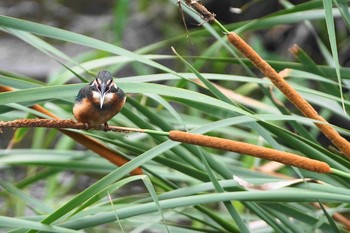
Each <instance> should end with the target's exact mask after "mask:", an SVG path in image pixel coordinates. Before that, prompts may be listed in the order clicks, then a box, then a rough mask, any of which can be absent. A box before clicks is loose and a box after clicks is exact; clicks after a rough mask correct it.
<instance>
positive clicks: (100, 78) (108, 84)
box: [91, 71, 117, 109]
mask: <svg viewBox="0 0 350 233" xmlns="http://www.w3.org/2000/svg"><path fill="white" fill-rule="evenodd" d="M91 86H92V87H94V89H95V91H93V97H94V98H99V102H100V108H101V109H102V107H103V103H104V101H105V97H106V95H107V94H108V93H109V92H110V91H111V89H112V88H117V87H116V85H115V83H114V81H113V77H112V74H111V73H110V72H108V71H100V72H98V74H97V76H96V79H95V80H94V81H93V82H92V83H91Z"/></svg>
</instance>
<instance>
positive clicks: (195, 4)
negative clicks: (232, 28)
mask: <svg viewBox="0 0 350 233" xmlns="http://www.w3.org/2000/svg"><path fill="white" fill-rule="evenodd" d="M185 2H186V4H187V5H189V6H190V7H191V8H193V9H194V10H195V11H196V12H197V13H198V14H199V15H200V16H201V17H202V18H203V19H204V20H205V21H206V22H210V21H213V20H215V14H214V13H212V12H210V11H208V9H207V8H206V7H205V6H203V4H202V3H201V1H197V0H185Z"/></svg>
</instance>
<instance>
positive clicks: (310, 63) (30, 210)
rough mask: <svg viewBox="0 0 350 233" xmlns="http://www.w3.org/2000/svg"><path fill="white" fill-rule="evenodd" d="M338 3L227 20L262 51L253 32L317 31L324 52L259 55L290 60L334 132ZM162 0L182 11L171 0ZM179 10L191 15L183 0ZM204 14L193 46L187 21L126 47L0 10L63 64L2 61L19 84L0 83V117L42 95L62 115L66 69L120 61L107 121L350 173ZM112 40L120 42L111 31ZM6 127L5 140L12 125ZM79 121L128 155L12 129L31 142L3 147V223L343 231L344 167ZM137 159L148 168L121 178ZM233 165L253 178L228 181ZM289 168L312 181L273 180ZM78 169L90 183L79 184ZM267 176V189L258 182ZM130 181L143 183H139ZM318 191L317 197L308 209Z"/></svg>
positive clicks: (341, 111)
mask: <svg viewBox="0 0 350 233" xmlns="http://www.w3.org/2000/svg"><path fill="white" fill-rule="evenodd" d="M334 2H335V4H334V5H333V6H332V5H331V4H330V3H329V1H320V0H315V1H308V2H307V3H304V4H299V5H297V6H293V5H291V4H289V3H288V2H287V1H283V3H284V4H283V5H284V6H285V7H286V9H283V10H280V11H278V12H275V13H273V14H270V15H267V16H265V17H262V18H260V19H254V20H248V21H244V22H239V23H232V24H230V25H225V27H226V28H228V29H230V30H235V31H237V32H239V33H240V34H241V35H242V37H243V38H246V39H247V41H248V43H249V41H253V40H254V41H258V42H259V43H258V44H260V45H259V46H260V47H259V51H260V50H262V51H261V52H262V53H265V54H267V53H270V51H263V50H264V46H262V45H263V44H264V43H263V42H264V41H262V40H261V37H260V36H259V33H258V32H262V31H263V32H265V31H267V32H268V31H269V30H270V29H271V28H279V27H280V28H282V27H284V26H285V25H289V26H290V27H293V26H296V25H303V24H305V25H306V27H307V28H308V30H311V31H312V33H313V34H312V33H310V35H313V36H315V40H316V41H317V43H315V45H314V48H313V49H316V50H318V51H319V54H321V55H320V57H317V59H316V58H315V57H314V54H313V53H312V52H311V51H309V50H308V49H307V48H303V45H299V46H300V47H301V50H300V53H299V54H297V56H296V60H297V61H291V60H288V59H287V58H285V59H284V56H283V55H281V54H278V53H276V54H272V55H271V56H269V58H270V59H276V60H269V61H268V62H269V63H270V64H271V65H272V66H273V67H274V68H276V70H277V71H282V70H283V69H285V68H289V69H291V70H289V71H288V75H287V76H286V78H287V81H288V82H289V83H290V84H291V85H293V86H294V87H295V88H296V90H297V91H299V92H300V93H301V94H302V95H303V96H304V97H305V99H307V100H308V101H309V102H310V103H311V104H313V105H314V106H316V108H317V109H318V110H319V112H320V113H321V115H322V116H324V117H325V118H326V119H329V120H330V122H331V123H332V124H333V125H334V126H335V127H336V129H337V130H338V131H339V132H340V133H341V134H342V135H344V136H347V137H349V136H350V132H349V129H347V128H346V127H345V126H346V125H348V124H349V122H350V118H349V114H348V109H349V105H350V102H349V98H348V91H349V85H350V83H349V81H348V79H350V69H349V68H346V67H342V64H340V63H339V59H338V56H339V54H340V53H338V52H337V49H338V50H341V49H344V48H343V46H344V43H345V42H346V38H344V39H343V40H344V41H341V38H340V39H339V38H338V37H337V36H338V35H337V33H338V32H337V30H335V29H336V28H335V25H334V22H335V21H337V22H339V23H343V24H345V25H346V26H347V27H349V12H348V8H347V7H346V5H344V4H345V3H344V1H338V0H337V1H334ZM323 3H325V5H324V6H323ZM159 4H160V3H159ZM163 4H165V3H163ZM168 4H169V3H168ZM266 4H268V3H267V1H266ZM169 5H171V6H172V7H174V10H176V11H177V10H178V9H176V7H177V6H176V5H175V4H169ZM118 7H121V8H122V9H128V1H120V3H119V4H118V5H116V8H115V9H114V12H124V11H121V10H120V9H118ZM323 7H324V8H323ZM332 7H333V8H332ZM338 7H339V9H338ZM182 8H184V9H185V11H186V13H188V14H190V15H193V12H191V11H188V10H187V9H186V7H185V5H182ZM147 9H149V8H147ZM124 13H125V12H124ZM216 13H217V14H220V12H216ZM121 17H122V19H121V20H120V21H115V24H116V26H115V31H114V33H117V34H116V35H119V33H122V32H123V31H124V30H127V28H128V25H127V24H128V23H129V21H128V18H127V17H128V14H122V15H121ZM178 17H179V18H180V16H178ZM195 17H196V16H195ZM333 17H334V18H333ZM196 18H197V19H198V17H196ZM198 20H200V19H198ZM325 22H327V24H326V25H327V29H328V31H329V32H330V33H328V34H327V35H324V34H317V33H318V32H322V30H318V28H317V27H315V25H318V24H319V23H325ZM159 23H162V22H159ZM172 23H175V22H172ZM202 26H203V27H204V28H203V27H198V28H196V29H191V32H190V38H191V41H192V44H191V43H189V41H188V39H187V38H186V37H187V35H185V30H184V29H183V31H182V32H180V33H181V35H180V36H176V37H171V38H165V39H164V40H162V41H159V42H158V43H155V44H152V45H149V46H147V47H144V48H140V49H139V50H138V51H129V50H126V49H124V48H122V47H118V46H116V45H115V44H114V43H112V42H105V41H101V40H98V39H95V38H92V37H88V36H85V35H82V34H78V33H75V32H71V31H66V30H62V29H59V28H55V27H51V26H47V25H44V24H39V23H34V22H30V21H26V20H20V19H16V18H11V17H7V16H0V27H1V29H2V30H3V31H4V32H6V33H8V34H10V35H12V36H14V37H18V38H20V39H22V40H23V41H24V42H26V43H28V44H30V45H32V46H33V47H35V48H36V49H38V50H40V51H42V52H43V53H45V54H46V55H48V56H49V58H48V59H55V60H57V61H59V62H60V64H62V70H61V71H60V72H57V73H55V74H53V75H51V76H50V77H49V79H48V81H47V82H39V81H37V80H36V79H35V78H34V77H23V76H22V75H16V74H12V73H11V72H9V71H7V70H1V71H0V85H4V86H10V87H13V88H15V89H16V91H14V92H7V93H0V120H13V119H18V118H29V117H33V115H37V116H40V117H46V116H45V115H44V114H42V113H39V112H37V111H35V110H33V109H31V108H30V106H32V105H33V104H40V105H42V106H44V107H45V108H47V109H49V110H50V111H51V112H53V113H54V114H56V115H58V116H60V117H61V118H63V119H71V118H73V116H72V112H71V109H72V106H73V102H74V99H75V95H76V94H77V93H78V90H79V89H80V88H81V87H82V85H84V84H82V83H79V84H71V81H74V79H73V78H74V77H76V76H77V75H78V76H79V78H80V80H82V81H87V80H91V79H92V78H93V76H92V75H93V74H95V73H96V72H97V71H98V70H101V69H107V70H111V71H114V72H115V73H118V71H120V70H122V69H124V68H128V69H131V70H132V71H133V73H135V75H134V76H128V77H118V78H117V79H116V83H117V84H118V86H120V87H121V88H122V89H123V90H124V91H125V93H127V94H128V99H127V103H126V105H125V107H124V109H123V110H122V112H121V113H119V114H118V115H117V116H116V117H114V118H113V119H112V120H111V122H110V124H111V125H120V126H127V127H139V128H146V129H154V130H163V131H169V130H173V129H177V130H188V131H191V132H194V133H199V134H210V135H214V136H218V137H222V138H229V139H233V140H239V141H244V142H248V143H251V144H256V145H261V146H265V147H271V148H274V149H277V150H284V151H289V152H293V153H297V154H300V155H302V156H305V157H309V158H313V159H318V160H321V161H325V162H327V163H328V164H329V165H330V166H331V167H332V168H336V169H338V170H340V171H342V172H345V173H349V172H350V162H349V160H348V159H346V158H344V157H343V156H341V155H339V153H338V152H337V151H336V150H335V149H334V148H332V147H330V146H329V142H328V141H325V140H324V138H323V136H322V135H321V133H320V132H319V130H318V129H317V127H315V125H314V121H313V120H310V119H307V118H305V117H303V116H300V113H299V112H298V110H296V109H294V108H293V107H292V106H290V104H289V103H288V102H287V101H286V100H285V97H284V96H282V94H281V93H280V92H279V91H278V90H276V89H275V88H273V87H272V85H271V83H270V82H269V81H268V80H266V79H264V78H259V77H257V76H260V74H259V75H257V76H256V75H255V73H256V70H255V69H254V67H252V66H251V64H250V63H249V62H248V61H247V59H244V58H240V55H238V54H236V51H235V49H233V47H231V46H230V45H228V43H227V42H226V41H225V37H224V35H221V34H220V33H219V32H218V31H217V28H213V27H212V26H211V25H210V24H208V23H204V24H203V25H202ZM168 27H171V25H168ZM291 30H292V29H291ZM323 32H324V31H323ZM315 33H316V34H315ZM248 34H249V37H246V35H248ZM49 38H50V40H48V39H49ZM321 38H322V39H321ZM324 38H326V39H327V40H325V39H324ZM52 39H54V40H57V41H64V42H67V43H75V44H79V45H83V46H86V47H89V48H91V49H94V52H93V53H91V52H90V53H89V55H86V56H85V58H86V59H85V60H84V61H78V60H79V59H78V58H71V57H69V56H67V55H66V54H64V53H63V52H62V51H60V50H58V49H56V48H55V47H53V46H52V45H51V44H50V43H51V42H49V41H51V40H52ZM116 40H117V43H118V44H122V41H121V40H122V37H120V35H119V36H116ZM322 40H325V41H322ZM173 45H174V48H175V50H176V51H177V54H175V55H174V54H172V53H169V54H166V55H164V54H160V53H158V50H160V49H164V48H165V49H169V51H170V47H171V46H173ZM175 45H176V46H175ZM189 47H191V48H194V49H193V50H194V51H195V54H194V55H193V54H191V53H190V52H188V48H189ZM100 51H103V52H104V53H100ZM285 52H286V51H285ZM19 56H21V55H19ZM80 57H84V55H82V56H80ZM330 59H331V63H330V62H329V61H330ZM165 60H166V61H171V62H172V63H173V64H174V66H173V68H172V67H170V66H167V65H164V64H163V62H162V61H165ZM316 60H317V61H316ZM320 61H321V62H322V64H321V63H320ZM141 64H142V65H141ZM145 67H148V68H147V69H146V68H145ZM84 77H88V78H84ZM196 78H198V79H199V80H201V81H202V83H203V84H204V86H201V85H200V84H198V82H197V81H196ZM221 87H224V88H225V89H222V88H221ZM339 87H340V88H339ZM343 92H344V95H343V94H342V93H343ZM240 94H243V95H240ZM4 133H5V134H3V135H7V137H9V138H12V132H11V131H7V130H6V131H4ZM82 133H84V134H86V135H88V136H91V137H94V138H96V139H97V140H99V141H101V142H103V143H104V144H106V145H108V146H110V147H112V148H113V149H115V150H116V151H118V153H120V154H122V155H124V156H126V157H128V158H130V159H131V160H130V162H128V163H127V164H125V165H124V166H122V167H118V168H117V167H115V166H114V165H112V164H110V163H109V162H108V161H106V160H104V159H103V158H101V157H99V156H98V155H96V154H94V153H92V152H89V151H82V150H81V148H80V147H79V146H78V145H77V144H76V143H74V141H72V140H71V139H69V138H67V137H66V136H65V135H62V134H60V133H58V131H56V130H46V129H31V130H16V132H15V134H14V136H13V138H12V139H13V142H14V143H21V142H23V143H25V142H24V141H26V142H27V144H28V142H29V146H28V145H27V146H25V148H26V149H20V148H17V147H16V146H15V148H13V149H9V150H1V151H0V166H1V177H2V178H1V179H0V186H1V187H2V189H0V191H1V198H0V206H2V207H4V208H0V215H1V216H0V231H8V232H26V231H30V232H36V231H46V232H78V231H79V230H84V232H101V231H103V232H116V229H117V231H122V230H123V231H124V232H131V231H132V232H142V231H143V230H145V229H154V230H159V231H161V232H167V231H168V232H314V231H315V230H319V231H322V232H345V231H346V230H345V227H344V226H343V225H342V224H341V223H339V222H335V221H334V220H333V219H332V214H333V213H335V212H340V213H346V212H348V211H349V203H350V191H349V188H350V182H349V180H348V179H346V178H343V177H338V176H336V175H327V174H317V173H312V172H308V171H304V170H301V169H296V168H292V167H288V166H281V167H279V168H277V169H276V170H274V169H272V168H271V169H266V168H265V169H262V170H257V169H254V168H259V167H261V166H263V165H269V163H268V161H263V160H261V159H256V158H249V157H247V156H246V155H241V154H235V153H229V152H226V151H218V150H213V149H208V148H201V147H197V146H193V145H186V144H181V143H178V142H174V141H171V140H169V139H168V138H167V137H165V136H160V135H145V134H140V133H128V134H114V133H109V132H108V133H107V132H95V131H87V132H84V131H82ZM3 135H0V137H1V138H0V143H2V142H1V140H3V137H4V136H3ZM8 135H10V136H8ZM9 140H10V139H9ZM9 140H7V141H9ZM22 147H23V146H22ZM139 166H141V167H142V168H143V170H144V172H145V175H141V176H134V177H130V176H128V174H129V173H130V172H131V171H132V170H133V169H135V168H137V167H139ZM16 173H20V174H21V175H20V176H18V175H16ZM234 176H235V177H239V178H241V180H244V181H247V183H248V184H249V185H248V184H245V185H244V182H243V183H242V182H238V181H237V179H234ZM289 178H311V179H314V180H317V181H319V182H313V181H311V180H310V179H305V180H301V181H299V182H296V183H295V184H293V185H290V184H288V183H285V185H283V184H284V183H283V182H286V181H288V180H289ZM86 179H88V181H89V182H85V183H84V184H82V185H79V184H80V183H81V182H82V181H84V180H86ZM139 181H143V182H139ZM278 182H282V185H281V186H280V184H281V183H278ZM264 185H270V186H269V187H270V188H267V189H265V190H261V189H263V188H262V187H266V186H264ZM133 186H136V187H138V188H139V189H142V191H139V192H136V193H135V192H134V191H133V190H135V187H133ZM315 203H316V204H317V205H316V204H315ZM318 203H320V204H321V207H317V206H318ZM221 204H223V206H221ZM79 232H81V231H79Z"/></svg>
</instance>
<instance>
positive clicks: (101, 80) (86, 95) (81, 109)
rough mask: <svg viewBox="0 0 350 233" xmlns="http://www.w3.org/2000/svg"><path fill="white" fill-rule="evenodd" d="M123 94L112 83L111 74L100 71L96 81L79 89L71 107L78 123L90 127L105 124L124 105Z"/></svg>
mask: <svg viewBox="0 0 350 233" xmlns="http://www.w3.org/2000/svg"><path fill="white" fill-rule="evenodd" d="M125 99H126V97H125V94H124V92H123V90H122V89H120V88H119V87H118V86H117V85H116V84H115V83H114V81H113V77H112V74H111V73H110V72H108V71H100V72H99V73H98V74H97V76H96V79H95V80H94V81H92V82H91V83H89V84H88V85H86V86H84V87H83V88H82V89H80V91H79V93H78V95H77V98H76V100H75V104H74V107H73V115H74V117H75V119H76V120H77V121H78V122H83V123H87V124H88V125H90V126H96V125H101V124H105V125H106V124H107V121H109V120H110V119H111V118H112V117H113V116H115V115H116V114H117V113H118V112H119V111H120V110H121V109H122V107H123V106H124V104H125Z"/></svg>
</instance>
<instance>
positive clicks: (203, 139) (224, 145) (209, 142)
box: [169, 130, 331, 173]
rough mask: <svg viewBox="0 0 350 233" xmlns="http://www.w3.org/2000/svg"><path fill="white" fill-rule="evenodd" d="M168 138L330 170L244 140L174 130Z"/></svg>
mask: <svg viewBox="0 0 350 233" xmlns="http://www.w3.org/2000/svg"><path fill="white" fill-rule="evenodd" d="M169 138H170V139H171V140H174V141H178V142H185V143H189V144H194V145H199V146H206V147H211V148H216V149H221V150H226V151H232V152H236V153H240V154H247V155H252V156H255V157H258V158H262V159H267V160H272V161H277V162H280V163H283V164H286V165H292V166H295V167H299V168H303V169H306V170H309V171H314V172H319V173H330V172H331V168H330V166H329V165H328V164H327V163H325V162H321V161H318V160H314V159H309V158H305V157H302V156H299V155H296V154H292V153H288V152H282V151H278V150H274V149H270V148H265V147H261V146H256V145H251V144H248V143H244V142H237V141H232V140H228V139H222V138H217V137H210V136H205V135H199V134H193V133H188V132H182V131H175V130H173V131H170V132H169Z"/></svg>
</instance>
